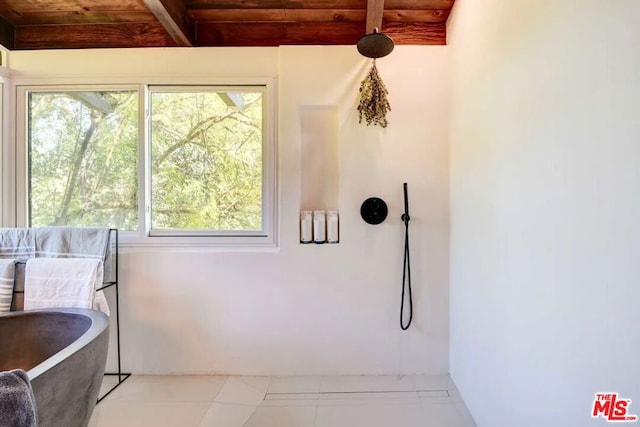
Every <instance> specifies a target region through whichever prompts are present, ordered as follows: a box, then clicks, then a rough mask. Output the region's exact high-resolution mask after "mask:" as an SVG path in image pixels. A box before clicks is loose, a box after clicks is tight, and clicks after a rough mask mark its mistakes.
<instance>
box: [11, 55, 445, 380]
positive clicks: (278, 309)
mask: <svg viewBox="0 0 640 427" xmlns="http://www.w3.org/2000/svg"><path fill="white" fill-rule="evenodd" d="M10 61H11V62H10V67H11V69H12V70H13V74H14V76H15V77H16V78H21V79H25V78H38V77H41V76H48V75H57V76H72V78H71V79H70V81H73V79H74V76H75V77H77V78H86V77H91V76H114V75H115V76H119V78H121V79H122V80H123V81H126V80H127V79H128V78H130V79H131V80H139V79H140V76H144V75H153V76H155V77H158V76H167V78H170V76H172V75H201V76H202V77H203V78H206V77H207V76H210V75H217V74H229V75H237V74H241V75H277V76H278V81H279V100H278V101H279V175H280V176H279V189H280V248H279V250H278V251H271V252H269V251H263V252H256V251H253V252H250V251H245V252H242V251H240V252H229V251H226V252H225V251H214V250H206V249H199V250H196V249H194V250H191V251H189V250H184V249H183V250H178V249H175V250H171V249H164V248H162V249H160V248H158V249H140V248H136V249H131V248H129V249H125V254H124V255H123V256H122V265H121V267H122V268H121V288H120V289H121V301H122V305H121V310H122V319H121V320H122V326H121V327H122V331H123V332H122V338H123V339H122V345H123V355H122V357H123V363H124V367H125V368H126V369H129V370H131V371H133V372H134V373H244V374H320V373H333V374H339V373H348V374H360V373H363V374H364V373H367V374H375V373H379V374H406V373H445V372H447V371H448V336H449V328H448V316H449V311H448V304H449V301H448V296H449V288H448V280H449V265H448V257H449V254H448V252H449V248H448V221H449V213H448V187H449V182H448V143H447V138H448V126H449V107H448V101H449V92H450V86H449V53H448V49H447V48H445V47H398V48H397V49H396V51H394V52H393V54H392V55H391V56H389V57H388V58H384V59H381V60H379V64H378V66H379V69H380V73H381V75H382V77H383V79H384V81H385V82H386V84H387V87H388V89H389V91H390V101H391V104H392V108H393V111H392V112H391V113H390V122H391V124H390V126H389V127H388V128H387V129H386V130H381V129H380V128H371V127H370V128H367V127H366V126H364V125H359V124H358V123H357V121H358V117H357V111H356V105H357V99H358V98H357V97H358V88H359V84H360V81H361V80H362V79H363V78H364V75H365V73H366V71H367V69H368V65H369V62H368V61H367V60H365V59H363V58H362V57H360V56H359V55H358V54H357V52H356V50H355V48H354V47H349V46H343V47H282V48H265V49H232V48H227V49H209V48H199V49H145V50H136V49H133V50H82V51H38V52H13V53H12V54H11V58H10ZM303 105H332V106H337V107H338V109H339V118H340V123H339V161H340V167H339V170H340V184H339V190H340V194H339V203H340V213H341V243H340V244H338V245H321V246H315V245H307V246H305V245H300V244H299V243H298V238H299V236H298V216H299V208H300V200H301V197H300V192H301V170H300V157H301V152H300V135H301V129H300V120H299V111H300V107H301V106H303ZM405 181H406V182H408V183H409V192H410V197H411V214H412V215H411V216H412V221H411V228H412V236H411V239H412V242H411V243H412V259H413V266H412V268H413V275H414V293H415V295H414V298H415V316H414V325H413V326H412V328H411V329H410V330H409V331H408V332H402V331H401V330H400V327H399V320H398V317H399V303H400V291H401V287H400V285H401V277H402V244H403V226H402V223H401V221H400V214H401V211H402V183H403V182H405ZM370 196H378V197H381V198H383V199H385V200H386V201H387V202H388V204H389V207H390V215H389V218H388V219H387V221H386V222H385V223H383V224H382V225H379V226H370V225H368V224H366V223H364V222H363V221H362V220H361V219H360V216H359V208H360V204H361V203H362V201H363V200H364V199H366V198H367V197H370Z"/></svg>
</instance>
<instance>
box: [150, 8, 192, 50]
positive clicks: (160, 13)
mask: <svg viewBox="0 0 640 427" xmlns="http://www.w3.org/2000/svg"><path fill="white" fill-rule="evenodd" d="M143 1H144V4H145V5H147V7H148V8H149V10H150V11H151V13H153V14H154V15H155V17H156V18H157V19H158V21H160V23H161V24H162V26H163V27H164V28H165V30H166V31H167V33H169V35H170V36H171V37H172V38H173V40H175V42H176V44H177V45H178V46H188V47H190V46H193V45H194V40H195V37H194V25H193V22H191V17H190V16H189V13H188V12H187V8H186V6H185V3H184V1H182V0H143Z"/></svg>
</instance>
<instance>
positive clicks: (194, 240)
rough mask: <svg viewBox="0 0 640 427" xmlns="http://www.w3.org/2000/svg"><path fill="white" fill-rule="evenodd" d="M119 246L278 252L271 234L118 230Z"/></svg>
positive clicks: (125, 247)
mask: <svg viewBox="0 0 640 427" xmlns="http://www.w3.org/2000/svg"><path fill="white" fill-rule="evenodd" d="M119 246H120V247H121V248H123V249H128V248H130V249H137V248H139V249H151V250H156V249H157V250H163V249H179V250H186V251H208V252H211V251H213V252H279V248H278V244H277V242H276V239H275V238H274V237H272V236H260V237H255V236H190V237H178V236H153V237H149V236H139V235H138V234H137V233H132V232H120V239H119Z"/></svg>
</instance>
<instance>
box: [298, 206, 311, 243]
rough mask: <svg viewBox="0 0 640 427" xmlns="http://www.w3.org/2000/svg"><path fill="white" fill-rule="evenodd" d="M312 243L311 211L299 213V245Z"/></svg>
mask: <svg viewBox="0 0 640 427" xmlns="http://www.w3.org/2000/svg"><path fill="white" fill-rule="evenodd" d="M311 242H313V218H312V216H311V211H301V212H300V243H311Z"/></svg>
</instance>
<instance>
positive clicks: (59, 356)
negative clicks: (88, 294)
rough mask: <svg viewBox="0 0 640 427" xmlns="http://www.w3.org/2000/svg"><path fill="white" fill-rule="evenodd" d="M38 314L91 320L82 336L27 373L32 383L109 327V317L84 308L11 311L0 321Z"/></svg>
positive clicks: (3, 315)
mask: <svg viewBox="0 0 640 427" xmlns="http://www.w3.org/2000/svg"><path fill="white" fill-rule="evenodd" d="M40 313H46V314H72V315H79V316H84V317H88V318H89V320H91V324H90V325H89V328H88V329H87V330H86V331H85V332H84V333H83V334H82V335H80V337H78V339H76V340H75V341H73V342H72V343H71V344H69V345H68V346H66V347H64V348H63V349H61V350H60V351H58V352H57V353H55V354H53V355H52V356H51V357H49V358H47V359H45V360H43V361H42V362H40V363H39V364H37V365H36V366H34V367H33V368H31V369H29V370H28V371H27V375H28V376H29V380H30V381H33V380H34V379H36V378H38V377H39V376H40V375H42V374H43V373H45V372H47V371H48V370H49V369H51V368H53V367H54V366H56V365H58V364H60V363H61V362H62V361H64V360H65V359H67V358H68V357H70V356H71V355H72V354H74V353H77V352H78V351H80V350H82V349H83V348H84V347H86V346H87V345H88V344H89V343H91V342H92V341H93V340H95V339H96V338H98V336H99V335H100V334H101V333H102V332H103V331H104V330H105V329H107V328H108V327H109V317H107V315H106V314H104V313H102V312H101V311H97V310H89V309H85V308H65V307H60V308H58V307H56V308H40V309H35V310H21V311H11V312H9V313H2V314H0V319H3V318H10V317H24V316H32V315H38V314H40Z"/></svg>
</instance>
